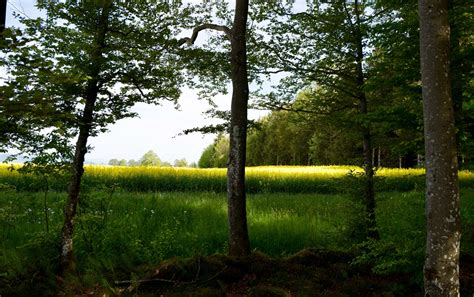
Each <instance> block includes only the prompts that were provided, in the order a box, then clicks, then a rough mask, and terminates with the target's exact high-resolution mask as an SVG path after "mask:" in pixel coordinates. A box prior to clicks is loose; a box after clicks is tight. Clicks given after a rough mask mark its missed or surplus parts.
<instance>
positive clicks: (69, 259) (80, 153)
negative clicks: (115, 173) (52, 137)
mask: <svg viewBox="0 0 474 297" xmlns="http://www.w3.org/2000/svg"><path fill="white" fill-rule="evenodd" d="M108 12H109V7H108V6H105V7H104V8H103V9H102V13H101V16H100V18H99V23H98V28H97V33H96V36H95V39H94V46H95V48H94V51H93V52H92V53H91V55H90V59H91V60H90V65H91V66H90V67H91V68H90V69H91V71H90V77H91V80H89V82H88V84H87V87H86V91H85V106H84V110H83V113H82V116H81V119H80V122H79V136H78V138H77V142H76V147H75V154H74V160H73V164H72V168H71V179H70V181H69V188H68V198H67V201H66V206H65V210H64V225H63V228H62V230H61V253H60V263H59V273H58V279H59V280H62V279H63V278H64V276H65V274H67V273H69V272H72V271H74V259H73V257H74V256H73V232H74V218H75V216H76V210H77V205H78V203H79V192H80V188H81V179H82V175H83V173H84V158H85V154H86V153H87V141H88V138H89V135H90V132H91V130H92V125H93V121H94V108H95V103H96V100H97V95H98V92H99V87H98V84H99V74H100V68H101V64H102V63H103V61H102V60H103V57H102V52H103V49H104V47H105V35H106V32H107V24H108Z"/></svg>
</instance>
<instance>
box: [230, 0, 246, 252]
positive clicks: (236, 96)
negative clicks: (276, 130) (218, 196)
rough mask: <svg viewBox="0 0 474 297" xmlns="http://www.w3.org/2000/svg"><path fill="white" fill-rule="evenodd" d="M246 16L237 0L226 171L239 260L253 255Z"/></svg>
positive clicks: (243, 0)
mask: <svg viewBox="0 0 474 297" xmlns="http://www.w3.org/2000/svg"><path fill="white" fill-rule="evenodd" d="M247 15H248V0H237V1H236V4H235V16H234V24H233V27H232V40H231V43H232V51H231V67H232V74H231V75H232V105H231V127H230V150H229V163H228V170H227V198H228V220H229V255H231V256H236V257H243V256H247V255H249V254H250V242H249V236H248V230H247V209H246V197H245V155H246V140H247V105H248V98H249V87H248V77H247V49H246V38H245V34H246V28H247Z"/></svg>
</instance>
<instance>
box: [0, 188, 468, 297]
mask: <svg viewBox="0 0 474 297" xmlns="http://www.w3.org/2000/svg"><path fill="white" fill-rule="evenodd" d="M86 192H87V193H86V195H84V196H83V197H82V200H81V201H82V203H81V205H80V213H79V216H78V222H79V223H78V224H77V232H76V234H75V238H74V240H75V248H76V255H77V268H78V271H79V273H80V275H81V280H80V282H82V283H83V284H84V285H86V286H88V287H94V286H95V285H96V284H97V283H105V282H113V281H115V280H122V279H130V272H134V271H137V267H139V266H140V265H153V264H157V263H158V262H160V261H161V260H162V259H168V258H171V257H175V256H178V257H192V256H195V255H209V254H213V253H216V252H224V251H225V249H226V241H227V230H226V199H225V195H224V194H212V193H198V192H191V193H154V194H152V193H150V194H139V193H136V192H125V191H123V190H121V189H120V188H117V187H115V188H114V187H113V186H111V187H108V188H103V190H101V191H96V190H94V189H90V188H88V190H87V191H86ZM473 195H474V192H473V190H472V189H466V190H464V191H462V193H461V199H462V201H463V213H462V216H463V224H465V225H464V227H466V228H464V229H463V230H464V235H463V239H462V240H463V242H462V244H461V249H462V252H463V253H467V254H469V255H472V254H473V253H474V246H473V242H472V241H471V239H472V236H473V232H472V230H474V229H472V228H467V227H469V226H473V224H474V220H473V219H474V216H473V210H474V200H473V199H472V197H474V196H473ZM378 197H379V201H378V202H379V204H378V205H379V207H378V214H377V219H378V225H379V231H380V235H381V239H380V240H379V241H377V242H375V241H368V242H365V243H362V244H359V245H357V250H354V249H353V247H354V244H358V243H359V242H358V241H357V240H355V239H353V238H350V237H347V233H346V230H348V228H350V226H351V225H350V224H351V223H352V218H351V216H352V215H353V214H354V213H353V212H352V211H351V210H352V207H353V205H352V203H351V201H350V198H349V197H348V196H347V195H318V194H291V195H290V194H259V195H250V196H249V199H248V210H249V231H250V237H251V240H252V242H253V246H254V247H255V248H256V249H257V250H258V251H262V252H264V253H267V254H269V255H272V256H282V255H283V256H286V255H290V254H293V253H295V252H296V251H299V250H301V249H303V248H305V247H315V248H326V249H330V250H346V251H350V250H352V251H355V252H357V251H358V252H359V254H358V257H357V258H356V260H355V262H354V268H355V269H357V270H356V271H363V269H362V270H359V269H361V268H363V267H371V268H372V269H374V271H375V272H376V273H380V274H389V273H392V272H394V273H405V272H415V275H419V276H421V271H422V269H421V268H422V264H423V250H424V211H423V208H424V197H423V193H422V192H409V193H397V192H385V193H380V194H379V195H378ZM65 198H66V195H65V194H62V193H51V194H50V208H51V216H50V218H51V232H49V233H45V232H44V229H45V228H44V220H43V211H42V201H41V200H42V194H41V193H37V194H34V193H33V194H31V193H24V192H15V191H9V192H5V191H2V192H0V210H1V211H0V214H1V215H0V236H2V237H1V243H2V253H0V268H1V271H2V274H0V284H1V286H0V293H1V294H2V295H20V296H21V295H25V294H28V293H31V292H37V293H38V294H46V293H45V292H54V286H55V279H54V272H55V266H54V265H55V264H54V263H55V259H56V258H55V257H57V243H58V238H57V234H59V229H60V228H61V225H62V220H63V217H62V205H63V203H64V199H65ZM38 255H41V257H38ZM312 273H314V271H312Z"/></svg>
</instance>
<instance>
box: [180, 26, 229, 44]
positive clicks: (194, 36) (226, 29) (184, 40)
mask: <svg viewBox="0 0 474 297" xmlns="http://www.w3.org/2000/svg"><path fill="white" fill-rule="evenodd" d="M207 29H210V30H216V31H221V32H224V33H225V35H226V36H227V38H228V39H229V40H230V39H232V30H231V29H230V28H229V27H227V26H222V25H216V24H202V25H199V26H197V27H196V28H194V30H193V34H192V35H191V38H189V37H185V38H182V39H180V40H179V41H178V45H179V46H181V45H183V44H185V43H186V44H188V45H191V44H194V42H195V41H196V39H197V37H198V35H199V32H201V31H203V30H207Z"/></svg>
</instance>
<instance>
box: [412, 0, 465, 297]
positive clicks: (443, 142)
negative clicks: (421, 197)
mask: <svg viewBox="0 0 474 297" xmlns="http://www.w3.org/2000/svg"><path fill="white" fill-rule="evenodd" d="M418 3H419V4H418V5H419V18H420V53H421V77H422V86H423V111H424V128H425V131H424V134H425V153H426V157H425V158H426V226H427V227H426V228H427V238H426V261H425V268H424V279H425V295H426V296H431V297H436V296H459V294H460V293H459V252H460V251H459V247H460V239H461V222H460V217H461V214H460V201H459V186H458V164H457V152H456V132H455V128H454V127H455V124H454V112H453V101H452V97H451V82H450V79H449V77H450V67H449V61H450V58H449V55H450V54H449V49H450V27H449V19H448V1H447V0H441V1H428V0H420V1H419V2H418Z"/></svg>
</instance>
